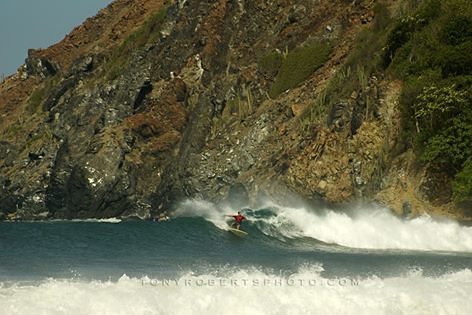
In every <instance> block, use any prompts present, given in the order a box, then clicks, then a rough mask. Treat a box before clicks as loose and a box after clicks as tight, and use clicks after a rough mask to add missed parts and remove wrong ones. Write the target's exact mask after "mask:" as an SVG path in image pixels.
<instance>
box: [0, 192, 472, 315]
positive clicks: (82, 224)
mask: <svg viewBox="0 0 472 315" xmlns="http://www.w3.org/2000/svg"><path fill="white" fill-rule="evenodd" d="M242 211H243V214H244V215H245V216H246V217H247V219H248V220H247V221H246V222H244V223H243V227H242V228H243V229H244V230H246V231H247V232H248V233H249V235H248V236H247V237H246V238H243V239H242V238H238V237H236V236H234V235H232V234H230V233H228V231H227V229H228V226H229V225H228V223H229V221H228V218H227V217H225V215H228V214H233V213H234V212H235V209H232V208H231V207H228V206H217V205H215V204H212V203H209V202H205V201H195V200H193V201H187V202H185V203H183V204H182V205H181V206H180V207H179V208H178V209H177V210H176V211H175V212H174V213H172V219H171V220H170V221H169V222H165V223H157V222H144V221H122V220H118V219H107V220H99V219H97V220H84V221H80V220H76V221H55V222H50V221H47V222H21V223H20V222H16V223H14V222H2V223H0V253H1V254H0V314H27V315H28V314H202V313H203V314H471V313H472V300H471V299H470V293H471V292H472V228H471V227H469V226H464V225H461V224H459V223H457V222H455V221H452V220H447V219H444V218H433V217H431V216H427V215H423V216H419V217H415V218H411V219H409V220H405V219H401V218H398V217H396V216H395V215H393V214H391V213H390V212H389V211H388V210H386V209H382V208H380V207H372V206H370V207H362V206H357V207H351V208H349V209H344V210H343V211H335V210H332V209H324V208H319V209H314V208H310V207H307V206H298V207H286V206H281V205H277V204H274V203H270V202H266V203H264V204H263V205H260V206H258V207H254V208H251V209H249V208H246V209H243V210H242Z"/></svg>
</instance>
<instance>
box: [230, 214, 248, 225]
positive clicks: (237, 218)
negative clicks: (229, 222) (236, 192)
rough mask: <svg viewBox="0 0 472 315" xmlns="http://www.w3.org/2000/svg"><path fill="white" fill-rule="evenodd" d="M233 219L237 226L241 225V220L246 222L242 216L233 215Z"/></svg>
mask: <svg viewBox="0 0 472 315" xmlns="http://www.w3.org/2000/svg"><path fill="white" fill-rule="evenodd" d="M233 218H234V219H235V220H236V222H238V223H239V224H241V222H243V220H246V218H245V217H244V216H243V215H242V214H238V215H233Z"/></svg>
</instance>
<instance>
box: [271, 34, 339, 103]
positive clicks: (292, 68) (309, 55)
mask: <svg viewBox="0 0 472 315" xmlns="http://www.w3.org/2000/svg"><path fill="white" fill-rule="evenodd" d="M330 53H331V45H329V44H328V43H320V42H312V43H309V44H307V45H304V46H300V47H297V48H295V49H294V50H293V51H291V52H290V53H289V54H288V55H287V56H286V58H285V59H284V60H283V61H282V64H281V66H280V70H279V71H278V74H277V77H276V78H275V82H274V84H273V85H272V88H271V90H270V92H269V95H270V97H273V98H275V97H277V96H278V95H279V94H280V93H282V92H283V91H285V90H287V89H291V88H294V87H296V86H297V85H298V84H300V83H301V82H303V81H305V80H306V79H308V78H309V77H310V76H311V75H312V74H313V72H315V70H317V69H318V68H320V67H321V66H322V65H323V64H324V63H325V62H326V61H327V60H328V57H329V54H330Z"/></svg>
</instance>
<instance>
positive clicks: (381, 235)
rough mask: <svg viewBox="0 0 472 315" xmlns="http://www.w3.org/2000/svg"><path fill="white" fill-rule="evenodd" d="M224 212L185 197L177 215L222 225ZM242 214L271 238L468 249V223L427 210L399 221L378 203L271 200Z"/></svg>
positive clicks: (471, 241)
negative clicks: (343, 206)
mask: <svg viewBox="0 0 472 315" xmlns="http://www.w3.org/2000/svg"><path fill="white" fill-rule="evenodd" d="M191 211H193V212H191ZM227 212H231V210H230V209H220V208H217V207H216V206H214V205H213V204H210V203H206V202H201V201H196V202H191V201H188V202H187V203H185V204H184V206H183V207H182V209H181V210H179V211H178V213H177V214H178V215H188V214H190V213H193V214H195V213H196V214H197V215H198V216H202V217H204V218H205V219H206V220H208V221H210V222H212V223H214V224H215V225H216V226H217V227H219V228H223V229H226V227H227V224H226V223H225V221H224V219H223V214H224V213H227ZM244 213H245V214H246V216H247V217H248V219H249V225H250V226H255V227H257V229H258V230H260V231H261V232H262V233H264V234H266V235H268V236H271V237H275V238H289V239H296V238H312V239H315V240H318V241H321V242H324V243H329V244H337V245H341V246H345V247H351V248H360V249H400V250H422V251H453V252H472V227H467V226H462V225H460V224H458V223H457V222H455V221H451V220H446V219H434V218H432V217H430V216H428V215H422V216H420V217H416V218H413V219H410V220H404V219H401V218H398V217H396V216H395V215H393V214H392V213H391V212H390V211H388V210H387V209H383V208H355V209H354V208H351V209H348V210H347V211H345V212H337V211H332V210H329V209H323V210H321V211H320V210H318V211H316V210H313V209H309V208H305V207H298V208H295V207H294V208H289V207H281V206H279V205H276V204H271V203H268V204H266V205H265V206H264V207H262V209H261V210H246V211H244ZM250 228H251V227H249V229H250Z"/></svg>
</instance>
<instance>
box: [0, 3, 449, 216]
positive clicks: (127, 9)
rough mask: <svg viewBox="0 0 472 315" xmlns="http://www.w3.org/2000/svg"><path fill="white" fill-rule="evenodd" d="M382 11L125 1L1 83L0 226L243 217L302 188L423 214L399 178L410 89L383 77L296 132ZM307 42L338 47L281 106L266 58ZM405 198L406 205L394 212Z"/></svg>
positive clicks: (310, 193)
mask: <svg viewBox="0 0 472 315" xmlns="http://www.w3.org/2000/svg"><path fill="white" fill-rule="evenodd" d="M372 12H373V11H372V3H371V2H370V1H354V2H351V1H349V2H346V1H298V2H297V4H294V3H293V1H283V0H279V1H274V0H264V1H226V0H214V1H158V0H140V1H125V0H117V1H115V2H114V3H112V4H111V5H110V6H109V7H108V8H106V9H104V10H102V11H101V12H100V13H99V14H98V15H97V16H96V17H94V18H91V19H88V20H87V21H86V22H85V23H84V24H83V25H82V26H79V27H78V28H76V29H75V30H74V31H72V32H71V34H69V35H68V36H66V38H65V39H64V40H63V41H62V42H61V43H58V44H56V45H53V46H51V47H50V48H48V49H44V50H38V51H36V50H31V51H30V53H29V56H28V59H27V60H26V66H24V67H22V68H20V69H19V72H18V73H17V74H16V75H13V76H12V77H10V78H7V79H6V80H5V81H3V82H2V83H1V86H0V114H1V115H0V121H1V123H0V135H1V141H0V219H2V218H3V219H7V218H10V219H12V218H13V219H44V218H68V219H70V218H87V217H115V216H121V217H140V218H148V217H150V216H155V215H157V214H158V213H159V212H162V211H164V210H167V209H169V208H172V207H174V206H176V205H178V202H179V201H181V200H183V199H185V198H202V199H206V200H211V201H215V202H231V203H232V204H234V205H237V206H241V207H242V206H244V205H246V204H249V203H251V202H252V201H254V200H257V199H258V198H272V199H275V200H280V201H281V202H283V201H284V200H285V201H287V200H288V199H287V198H288V197H287V196H290V195H295V194H296V195H298V196H300V197H301V198H304V199H306V200H311V201H313V202H315V201H321V202H327V203H333V204H343V203H345V202H350V201H353V200H355V199H359V198H367V199H369V200H372V199H375V200H377V201H378V202H381V203H384V204H386V205H387V206H390V207H392V208H393V209H395V210H397V211H398V212H399V213H400V212H403V213H405V212H409V213H410V212H415V211H419V210H418V209H423V208H425V207H424V205H423V199H422V197H421V196H420V195H421V194H419V193H418V194H416V193H415V192H412V191H411V190H409V188H404V187H403V186H402V185H403V184H401V180H400V179H398V178H399V177H402V176H403V174H404V175H405V176H409V174H412V173H413V172H415V171H414V170H413V169H412V168H410V167H409V166H408V167H407V168H405V167H406V166H405V165H406V164H408V165H410V164H409V163H410V162H409V161H410V160H408V161H406V160H405V159H407V158H406V157H407V156H408V155H402V156H404V157H405V156H406V157H405V158H403V160H402V158H399V157H398V156H399V155H400V154H398V152H397V153H395V152H396V151H395V150H396V148H397V142H396V138H397V137H398V136H399V133H398V130H399V123H400V117H399V113H398V108H397V105H396V104H397V103H396V102H397V99H398V96H399V91H400V87H401V83H400V82H392V81H389V79H387V78H384V77H377V76H374V75H372V76H370V77H368V78H367V79H366V82H367V83H366V86H365V87H364V88H363V89H360V90H358V89H355V90H353V91H352V94H351V96H350V97H349V98H348V99H341V100H337V101H336V102H334V104H333V106H331V107H330V108H329V109H328V110H327V111H326V112H322V113H321V114H320V115H322V116H320V117H319V118H317V119H314V120H312V121H310V124H309V125H307V126H305V127H301V125H302V121H303V119H304V117H305V116H304V115H306V113H307V110H308V109H309V108H310V106H311V104H312V103H313V102H314V100H316V99H317V98H319V97H320V94H321V93H322V91H323V90H324V89H325V88H326V86H327V84H328V82H329V79H330V77H332V76H333V74H334V73H336V72H337V71H339V70H340V69H341V66H342V65H343V63H344V62H345V61H346V58H347V56H348V55H349V53H348V52H349V50H350V49H351V48H352V47H353V46H354V45H355V38H356V34H357V33H358V32H359V31H360V30H361V29H362V27H368V25H369V24H370V23H371V22H372V20H373V18H374V16H373V13H372ZM362 25H366V26H362ZM312 41H320V42H324V41H328V42H329V43H330V45H333V50H332V51H333V52H332V53H331V54H330V56H329V59H328V61H327V62H326V63H324V65H323V66H321V67H320V68H318V69H317V70H316V71H314V72H313V73H312V74H310V76H309V77H308V79H305V80H303V81H302V82H301V83H300V84H299V85H298V86H296V87H295V88H291V89H288V90H287V91H285V92H283V93H281V94H280V95H278V96H277V97H274V98H270V97H269V96H268V95H269V91H270V87H271V86H272V84H273V82H274V80H276V79H277V78H276V76H277V72H278V71H277V70H274V69H272V70H263V69H261V67H260V66H259V63H260V60H261V59H262V58H264V57H266V56H268V55H270V54H274V53H275V54H276V55H275V56H276V58H284V57H283V56H284V54H287V53H288V52H289V51H292V50H294V49H296V48H297V47H303V45H307V44H309V43H311V42H312ZM277 56H279V57H277ZM280 56H282V57H280ZM366 100H368V101H367V102H366ZM405 163H406V164H405ZM402 167H403V168H402ZM400 169H401V170H400ZM397 172H405V173H402V174H400V175H398V176H397V175H396V173H397ZM415 178H416V177H415ZM400 190H402V191H403V190H404V191H409V193H411V195H409V196H408V195H407V194H405V195H404V196H402V198H401V203H400V204H398V202H397V199H394V198H392V195H395V194H397V192H398V191H400ZM412 196H415V197H414V198H413V199H412ZM420 204H421V205H420ZM405 209H406V210H405ZM451 215H452V214H451Z"/></svg>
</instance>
